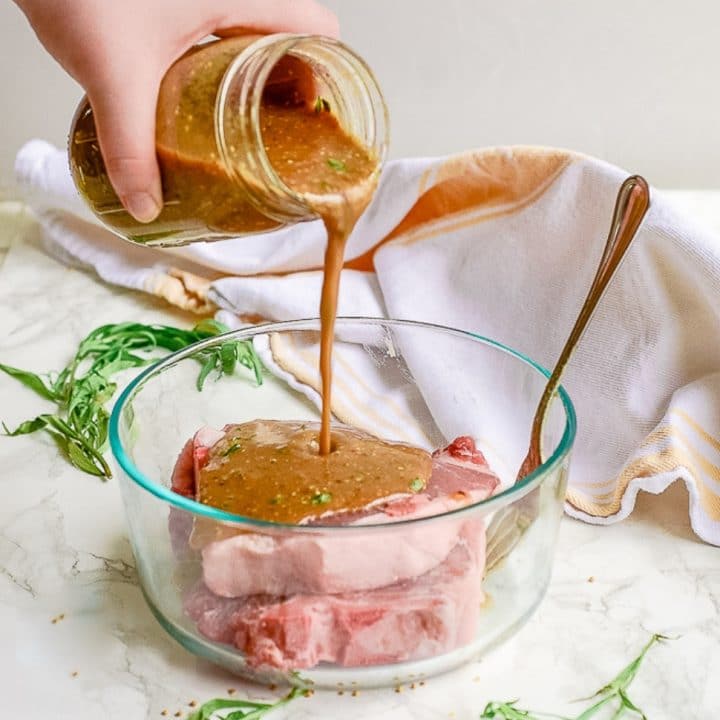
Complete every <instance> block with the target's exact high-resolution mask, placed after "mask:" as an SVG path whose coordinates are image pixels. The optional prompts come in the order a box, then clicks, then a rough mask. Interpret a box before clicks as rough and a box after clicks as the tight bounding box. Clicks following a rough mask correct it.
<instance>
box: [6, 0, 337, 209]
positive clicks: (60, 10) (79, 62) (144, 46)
mask: <svg viewBox="0 0 720 720" xmlns="http://www.w3.org/2000/svg"><path fill="white" fill-rule="evenodd" d="M16 2H17V4H18V5H19V6H20V8H21V9H22V11H23V12H24V13H25V15H26V16H27V18H28V20H29V21H30V24H31V25H32V26H33V28H34V30H35V33H36V34H37V36H38V38H39V39H40V41H41V42H42V43H43V45H44V46H45V47H46V48H47V50H48V51H49V52H50V53H51V54H52V55H54V57H55V59H56V60H57V61H58V62H59V63H60V64H61V65H62V66H63V68H65V70H67V72H68V73H70V75H72V76H73V77H74V78H75V79H76V80H77V81H78V82H79V83H80V84H81V85H82V86H83V87H84V88H85V91H86V92H87V95H88V98H89V100H90V104H91V105H92V108H93V113H94V115H95V123H96V126H97V131H98V139H99V141H100V149H101V150H102V153H103V157H104V159H105V165H106V167H107V171H108V175H109V176H110V181H111V182H112V184H113V187H114V188H115V192H116V193H117V194H118V197H119V198H120V200H121V201H122V203H123V205H124V206H125V208H126V209H127V210H128V212H130V213H131V214H132V215H133V216H134V217H135V218H136V219H137V220H140V221H141V222H149V221H150V220H152V219H154V218H155V217H156V216H157V214H158V213H159V212H160V209H161V207H162V189H161V185H160V172H159V170H158V165H157V159H156V157H155V109H156V105H157V97H158V89H159V87H160V81H161V80H162V77H163V75H164V74H165V72H166V70H167V69H168V67H169V66H170V65H172V63H173V62H174V61H175V60H176V59H177V58H178V57H179V56H180V55H182V54H183V53H184V52H185V51H186V50H188V49H189V48H190V47H191V46H192V45H194V44H195V43H197V42H198V41H199V40H201V39H202V38H204V37H206V36H208V35H211V34H217V35H231V34H238V33H242V32H248V31H256V32H298V33H313V34H319V35H329V36H332V37H335V36H337V34H338V23H337V19H336V17H335V16H334V15H333V14H332V13H331V12H330V11H329V10H327V9H326V8H324V7H323V6H321V5H319V4H318V3H317V2H315V0H122V1H121V2H113V0H16Z"/></svg>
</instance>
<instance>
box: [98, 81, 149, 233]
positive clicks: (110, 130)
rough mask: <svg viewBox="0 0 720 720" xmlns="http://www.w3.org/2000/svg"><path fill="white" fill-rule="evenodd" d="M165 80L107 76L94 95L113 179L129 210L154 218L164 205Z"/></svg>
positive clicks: (143, 219)
mask: <svg viewBox="0 0 720 720" xmlns="http://www.w3.org/2000/svg"><path fill="white" fill-rule="evenodd" d="M158 86H159V81H158V80H154V79H152V80H151V79H150V78H149V77H147V76H145V77H143V76H142V75H141V74H138V73H136V74H134V76H133V73H132V72H127V73H126V76H125V77H120V76H115V77H112V78H109V79H108V78H105V79H104V82H101V83H99V85H98V88H97V89H96V90H95V91H92V90H89V92H88V97H89V99H90V104H91V105H92V108H93V113H94V115H95V126H96V128H97V132H98V140H99V141H100V150H101V151H102V154H103V159H104V161H105V167H106V168H107V172H108V176H109V177H110V182H111V183H112V186H113V188H114V189H115V192H116V193H117V195H118V197H119V198H120V201H121V202H122V204H123V205H124V206H125V208H126V210H127V211H128V212H129V213H130V214H131V215H132V216H133V217H135V218H136V219H137V220H139V221H140V222H150V220H153V219H154V218H155V217H157V215H158V213H159V212H160V210H161V208H162V187H161V184H160V171H159V169H158V164H157V156H156V154H155V108H156V106H157V96H158Z"/></svg>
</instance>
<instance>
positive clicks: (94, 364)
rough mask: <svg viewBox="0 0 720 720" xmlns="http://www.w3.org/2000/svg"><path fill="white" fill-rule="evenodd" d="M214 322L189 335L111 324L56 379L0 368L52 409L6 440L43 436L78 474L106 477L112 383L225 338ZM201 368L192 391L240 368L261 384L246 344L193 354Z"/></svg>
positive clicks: (92, 337)
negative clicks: (161, 358) (167, 356)
mask: <svg viewBox="0 0 720 720" xmlns="http://www.w3.org/2000/svg"><path fill="white" fill-rule="evenodd" d="M228 330H229V328H228V327H226V326H225V325H223V324H222V323H219V322H217V321H215V320H203V321H202V322H200V323H198V324H197V325H196V326H195V327H194V328H192V329H191V330H183V329H180V328H175V327H170V326H167V325H143V324H141V323H115V324H110V325H103V326H102V327H99V328H96V329H95V330H93V331H92V332H91V333H90V334H89V335H88V336H87V337H86V338H85V339H84V340H82V342H81V343H80V345H79V346H78V349H77V352H76V353H75V356H74V357H73V358H72V360H70V362H69V363H68V364H67V365H66V366H65V367H64V368H63V369H62V370H61V371H60V372H59V373H48V374H46V375H38V374H36V373H32V372H28V371H26V370H20V369H19V368H15V367H11V366H9V365H2V364H0V370H1V371H3V372H4V373H6V374H7V375H9V376H10V377H13V378H15V379H16V380H17V381H18V382H20V383H22V384H23V385H25V387H27V388H29V389H30V390H32V391H34V392H35V393H37V394H38V395H40V396H41V397H43V398H45V399H46V400H50V401H51V402H53V403H55V405H56V406H57V411H56V412H55V413H45V414H42V415H38V416H37V417H36V418H33V419H32V420H26V421H25V422H23V423H21V424H20V425H18V427H16V428H15V429H14V430H9V429H8V427H7V426H6V425H5V423H3V425H2V426H3V429H4V430H5V433H6V434H7V435H12V436H15V435H27V434H29V433H34V432H38V431H40V430H42V431H45V432H47V433H48V434H49V435H50V436H51V437H52V438H53V439H54V440H55V441H56V442H57V444H58V447H59V448H60V450H61V451H62V452H63V454H64V455H65V457H66V458H67V459H68V460H69V462H70V463H71V464H72V465H74V466H75V467H76V468H78V469H79V470H82V471H83V472H86V473H89V474H90V475H96V476H98V477H101V478H109V477H111V474H112V473H111V471H110V467H109V466H108V464H107V462H106V461H105V458H104V457H103V452H104V450H105V449H106V445H107V437H108V422H109V420H110V413H109V412H108V410H107V408H106V405H107V403H108V401H109V400H110V399H111V398H112V397H113V395H114V394H115V392H116V390H117V383H116V382H115V381H114V379H113V378H114V377H115V376H116V375H117V374H118V373H120V372H122V371H124V370H128V369H131V368H139V367H143V366H145V365H147V364H149V363H151V362H153V361H155V360H156V359H157V351H158V350H165V351H168V352H175V351H177V350H181V349H182V348H184V347H187V346H188V345H191V344H192V343H195V342H197V341H198V340H204V339H206V338H209V337H213V336H216V335H220V334H221V333H224V332H228ZM195 358H196V359H197V360H198V361H199V362H200V363H201V368H200V373H199V375H198V378H197V383H196V384H197V389H198V390H202V388H203V384H204V383H205V381H206V379H207V378H208V376H209V375H210V374H211V373H213V372H214V373H216V374H217V376H218V377H221V376H222V375H231V374H232V373H234V372H235V369H236V367H237V365H238V364H239V365H243V366H245V367H247V368H249V369H250V370H252V372H253V373H254V376H255V379H256V381H257V382H258V384H260V383H261V382H262V366H261V364H260V360H259V358H258V357H257V355H256V353H255V351H254V349H253V347H252V343H250V342H249V341H239V340H227V341H226V342H222V343H219V344H218V345H215V346H213V347H212V348H210V349H207V350H203V351H202V352H198V353H197V355H196V356H195Z"/></svg>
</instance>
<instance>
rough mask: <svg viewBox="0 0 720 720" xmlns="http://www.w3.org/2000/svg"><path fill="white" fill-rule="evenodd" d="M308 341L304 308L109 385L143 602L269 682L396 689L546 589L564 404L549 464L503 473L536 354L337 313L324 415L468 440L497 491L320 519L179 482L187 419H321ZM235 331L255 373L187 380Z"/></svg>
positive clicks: (519, 612) (532, 399)
mask: <svg viewBox="0 0 720 720" xmlns="http://www.w3.org/2000/svg"><path fill="white" fill-rule="evenodd" d="M318 339H319V321H318V320H301V321H293V322H285V323H275V324H266V325H259V326H254V327H251V328H247V329H242V330H238V331H235V332H232V333H228V334H225V335H222V336H219V337H213V338H210V339H208V340H204V341H202V342H199V343H197V344H195V345H193V346H191V347H189V348H186V349H184V350H182V351H180V352H177V353H175V354H174V355H171V356H169V357H168V358H166V359H164V360H162V361H161V362H159V363H157V364H156V365H154V366H152V367H150V368H149V369H147V370H146V371H145V372H143V373H142V374H141V375H139V376H138V377H137V378H136V379H135V380H134V381H133V382H132V383H131V384H130V385H129V386H128V387H127V388H126V390H125V391H124V392H123V393H122V395H121V397H120V398H119V400H118V402H117V403H116V405H115V407H114V409H113V413H112V417H111V420H110V443H111V447H112V452H113V455H114V458H115V461H116V463H117V465H118V466H119V468H118V470H119V472H118V475H119V478H120V485H121V488H122V495H123V501H124V505H125V511H126V516H127V522H128V527H129V535H130V540H131V543H132V547H133V551H134V554H135V558H136V561H137V570H138V574H139V577H140V582H141V585H142V589H143V592H144V595H145V598H146V600H147V602H148V604H149V606H150V608H151V609H152V611H153V613H154V614H155V616H156V617H157V619H158V620H159V621H160V623H161V624H162V626H163V627H164V628H165V629H166V630H167V631H168V632H169V633H170V634H171V635H172V636H173V637H174V638H175V639H176V640H178V641H179V642H180V643H181V644H182V645H183V646H184V647H185V648H187V649H188V650H190V652H193V653H195V654H196V655H199V656H202V657H204V658H207V659H209V660H211V661H212V662H214V663H217V664H219V665H221V666H223V667H225V668H227V669H229V670H230V671H232V672H235V673H237V674H239V675H242V676H244V677H247V678H250V679H253V680H256V681H259V682H263V683H278V682H289V683H292V684H298V685H308V684H313V685H315V686H318V687H330V688H337V687H348V688H352V687H376V686H382V685H397V684H399V683H403V682H412V681H417V680H419V679H422V678H423V677H427V676H431V675H433V674H436V673H439V672H444V671H447V670H449V669H451V668H454V667H456V666H458V665H460V664H461V663H463V662H466V661H468V660H471V659H475V658H477V657H479V656H480V655H482V654H483V653H485V652H486V651H488V650H489V649H490V648H492V647H493V646H495V645H496V644H498V643H500V642H502V641H503V640H505V639H506V638H507V637H509V636H510V635H511V634H512V633H514V632H515V631H516V630H517V629H518V628H519V627H520V626H521V625H522V624H523V623H524V622H525V621H526V620H527V619H528V617H529V616H530V615H531V614H532V613H533V611H534V609H535V608H536V607H537V605H538V603H539V602H540V601H541V599H542V597H543V595H544V593H545V590H546V588H547V585H548V582H549V580H550V575H551V570H552V561H553V555H554V548H555V542H556V536H557V530H558V525H559V521H560V517H561V514H562V504H563V498H564V494H565V486H566V477H567V470H568V463H569V458H570V451H571V447H572V444H573V440H574V437H575V415H574V410H573V406H572V403H571V401H570V399H569V397H568V396H567V394H566V393H565V391H564V390H563V389H561V390H560V391H559V392H558V395H557V396H556V400H555V401H554V402H553V403H552V405H551V408H550V411H549V414H548V418H547V422H546V424H545V428H544V434H543V449H544V456H545V457H546V461H545V462H544V464H543V465H542V466H541V467H540V468H538V469H537V470H536V471H535V472H533V473H532V474H530V475H529V476H527V477H526V478H524V479H523V480H522V481H521V482H519V483H517V484H514V483H513V480H514V477H515V473H516V472H517V468H519V467H520V465H521V462H522V460H523V458H524V456H525V453H526V451H527V444H528V438H529V432H530V427H531V421H532V417H533V414H534V411H535V407H536V404H537V402H538V399H539V398H540V395H541V392H542V389H543V387H544V384H545V381H546V377H547V372H546V371H545V370H544V369H543V368H541V367H540V366H538V365H537V364H535V363H534V362H533V361H531V360H530V359H528V358H526V357H524V356H523V355H521V354H520V353H518V352H515V351H513V350H511V349H509V348H507V347H504V346H502V345H500V344H498V343H496V342H494V341H492V340H489V339H487V338H483V337H479V336H477V335H474V334H471V333H467V332H462V331H459V330H453V329H449V328H445V327H441V326H437V325H430V324H424V323H416V322H405V321H393V320H381V319H365V318H339V319H338V321H337V326H336V346H335V358H334V368H335V384H334V395H333V413H334V418H335V422H337V423H338V424H343V425H351V426H355V427H357V428H359V429H361V430H364V431H366V432H369V433H371V434H373V435H375V436H377V437H380V438H383V439H386V440H393V441H400V442H406V443H411V444H413V445H416V446H421V447H424V448H425V449H427V450H430V451H433V450H436V449H439V448H443V447H445V446H447V445H448V444H449V443H451V442H452V441H453V440H454V439H455V438H457V437H459V436H462V437H464V438H468V437H470V438H472V439H473V440H474V442H475V443H476V445H477V448H479V449H480V450H481V451H482V453H483V454H484V456H485V458H487V461H488V463H489V465H490V466H491V467H492V468H493V470H494V471H495V473H496V474H497V476H498V477H499V479H500V485H499V486H498V487H497V488H496V489H495V491H494V494H492V495H491V496H490V497H487V499H484V500H480V501H477V502H470V503H467V500H466V499H465V502H466V504H463V501H462V499H463V498H464V497H465V496H464V495H463V493H460V496H459V497H460V500H461V501H458V502H455V501H452V502H448V503H446V504H445V505H443V506H442V508H441V509H440V510H437V506H433V507H434V508H435V509H434V512H435V513H436V514H433V515H431V516H427V517H422V516H416V515H414V516H412V518H411V519H407V518H405V519H403V516H402V515H399V516H398V517H397V518H393V520H394V521H391V520H389V519H387V518H385V517H384V516H383V517H384V519H383V518H381V520H380V521H378V519H377V518H375V520H374V521H373V523H374V524H365V525H363V524H353V525H334V526H333V525H330V524H328V525H327V526H323V525H322V520H320V521H319V522H320V524H318V525H307V524H299V525H283V524H278V523H272V522H266V521H261V520H254V519H250V518H245V517H242V516H239V515H233V514H230V513H228V512H225V511H223V510H221V509H218V508H215V507H210V506H207V505H203V504H201V503H198V502H196V501H195V500H194V499H193V497H192V493H191V492H185V494H179V493H178V492H176V491H175V490H174V489H173V481H172V477H173V470H174V468H175V466H176V462H177V461H178V457H179V455H180V453H181V450H182V449H183V447H184V446H185V443H186V442H187V441H188V439H189V438H192V437H193V435H194V434H195V433H196V432H197V431H198V430H199V428H201V427H205V426H211V427H213V428H217V429H222V428H223V427H224V426H225V425H226V424H231V423H242V422H246V421H252V420H256V419H259V418H260V419H271V420H297V421H302V422H314V421H317V420H318V418H319V410H318V406H319V395H318V392H317V387H318V376H317V370H316V368H317V359H318ZM234 341H242V342H243V343H245V347H248V346H249V347H252V348H253V349H254V350H255V352H256V353H257V357H258V358H259V359H260V361H261V365H259V366H258V373H259V375H260V377H259V378H258V377H256V375H255V374H254V373H253V372H252V371H251V370H250V369H247V368H245V367H241V366H238V368H237V369H236V370H235V372H234V373H233V374H231V375H224V376H223V377H216V373H215V372H214V371H213V372H212V373H210V375H208V376H207V377H206V380H205V384H204V387H203V389H202V391H198V389H197V380H198V372H199V370H200V369H201V368H203V367H206V366H207V365H208V358H210V357H212V353H213V352H216V353H217V356H218V358H220V357H222V356H223V351H222V350H221V348H223V347H225V348H228V347H232V343H233V342H234ZM228 343H230V345H228ZM231 355H232V353H231ZM225 356H226V357H227V353H226V355H225ZM210 365H212V362H211V363H210ZM206 370H207V367H206ZM258 379H259V380H261V383H260V384H258ZM388 471H389V472H390V471H391V469H388ZM176 489H177V488H176ZM453 497H456V496H453ZM473 497H476V496H473ZM456 499H457V498H456ZM441 505H442V503H441ZM420 515H422V514H420Z"/></svg>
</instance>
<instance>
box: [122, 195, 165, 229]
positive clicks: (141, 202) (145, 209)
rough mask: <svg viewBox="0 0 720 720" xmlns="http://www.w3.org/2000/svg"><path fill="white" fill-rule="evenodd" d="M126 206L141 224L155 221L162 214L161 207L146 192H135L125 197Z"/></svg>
mask: <svg viewBox="0 0 720 720" xmlns="http://www.w3.org/2000/svg"><path fill="white" fill-rule="evenodd" d="M125 206H126V207H127V209H128V210H129V211H130V214H131V215H132V216H133V217H134V218H135V219H136V220H139V221H140V222H150V221H151V220H154V219H155V218H156V217H157V216H158V213H159V212H160V205H159V204H158V203H157V202H156V201H155V198H154V197H153V196H152V195H150V193H146V192H134V193H130V194H128V195H126V196H125Z"/></svg>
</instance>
